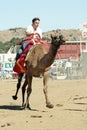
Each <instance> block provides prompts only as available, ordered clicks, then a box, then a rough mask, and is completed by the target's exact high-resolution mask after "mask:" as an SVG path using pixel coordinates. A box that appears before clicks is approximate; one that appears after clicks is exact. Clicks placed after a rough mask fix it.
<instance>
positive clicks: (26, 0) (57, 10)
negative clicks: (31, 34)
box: [0, 0, 87, 32]
mask: <svg viewBox="0 0 87 130" xmlns="http://www.w3.org/2000/svg"><path fill="white" fill-rule="evenodd" d="M34 17H39V18H40V28H41V29H42V31H43V32H46V31H51V30H56V29H79V28H80V27H81V25H82V24H83V23H84V22H87V0H0V30H7V29H10V28H19V27H22V28H26V27H27V26H28V25H30V24H31V23H32V19H33V18H34Z"/></svg>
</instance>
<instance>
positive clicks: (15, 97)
mask: <svg viewBox="0 0 87 130" xmlns="http://www.w3.org/2000/svg"><path fill="white" fill-rule="evenodd" d="M23 75H24V74H23V73H21V74H19V75H18V83H17V89H16V93H15V95H14V96H12V97H13V99H14V100H16V99H17V95H18V91H19V88H20V86H21V81H22V77H23Z"/></svg>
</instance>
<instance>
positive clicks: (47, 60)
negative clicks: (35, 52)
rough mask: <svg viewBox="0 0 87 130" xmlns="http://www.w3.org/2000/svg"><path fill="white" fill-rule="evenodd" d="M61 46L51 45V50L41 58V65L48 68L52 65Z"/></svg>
mask: <svg viewBox="0 0 87 130" xmlns="http://www.w3.org/2000/svg"><path fill="white" fill-rule="evenodd" d="M59 47H60V45H59ZM59 47H56V46H54V45H51V46H50V49H49V52H48V53H47V54H46V55H45V56H44V57H43V58H42V59H41V65H42V66H43V68H47V67H49V66H51V65H52V63H53V62H54V59H55V56H56V53H57V50H58V48H59Z"/></svg>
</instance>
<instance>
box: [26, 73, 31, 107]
mask: <svg viewBox="0 0 87 130" xmlns="http://www.w3.org/2000/svg"><path fill="white" fill-rule="evenodd" d="M27 81H28V87H27V98H26V107H27V108H29V109H31V108H30V104H29V97H30V94H31V92H32V88H31V85H32V76H30V75H27Z"/></svg>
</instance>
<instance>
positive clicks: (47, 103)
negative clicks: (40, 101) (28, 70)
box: [43, 71, 54, 108]
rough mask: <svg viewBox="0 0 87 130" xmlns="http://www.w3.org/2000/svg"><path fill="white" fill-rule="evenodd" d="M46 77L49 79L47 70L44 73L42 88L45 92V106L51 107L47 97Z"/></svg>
mask: <svg viewBox="0 0 87 130" xmlns="http://www.w3.org/2000/svg"><path fill="white" fill-rule="evenodd" d="M48 79H49V71H47V72H45V73H44V78H43V85H44V88H43V92H44V94H45V99H46V107H48V108H53V107H54V106H53V104H51V103H50V101H49V99H48V91H47V89H48V86H47V82H48Z"/></svg>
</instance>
